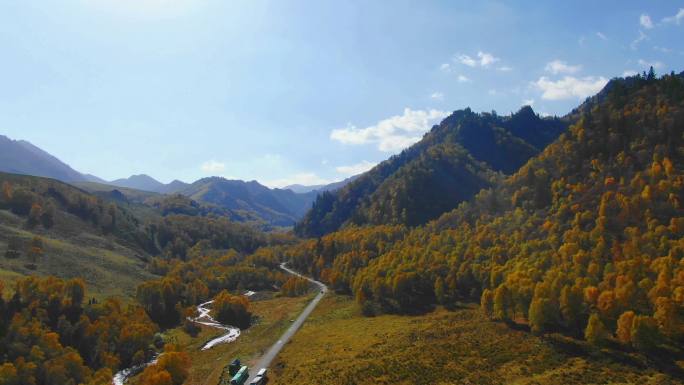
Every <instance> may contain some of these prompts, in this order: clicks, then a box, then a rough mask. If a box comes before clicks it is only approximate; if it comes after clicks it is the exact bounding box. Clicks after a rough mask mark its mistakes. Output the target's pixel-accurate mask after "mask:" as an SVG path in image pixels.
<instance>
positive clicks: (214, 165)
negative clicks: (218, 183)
mask: <svg viewBox="0 0 684 385" xmlns="http://www.w3.org/2000/svg"><path fill="white" fill-rule="evenodd" d="M200 169H202V171H204V172H206V173H213V174H217V173H222V172H223V171H225V170H226V164H225V163H221V162H217V161H215V160H209V161H206V162H204V163H202V165H201V166H200Z"/></svg>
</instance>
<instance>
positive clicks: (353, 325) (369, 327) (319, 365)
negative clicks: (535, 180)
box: [269, 294, 684, 385]
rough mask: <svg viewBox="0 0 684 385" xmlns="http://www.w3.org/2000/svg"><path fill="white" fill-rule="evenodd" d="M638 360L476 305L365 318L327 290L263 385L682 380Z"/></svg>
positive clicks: (350, 302) (679, 382)
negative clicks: (490, 316) (516, 325)
mask: <svg viewBox="0 0 684 385" xmlns="http://www.w3.org/2000/svg"><path fill="white" fill-rule="evenodd" d="M616 357H620V360H618V359H617V358H616ZM643 360H644V358H643V357H641V358H640V357H639V356H632V355H629V354H627V353H621V352H615V351H608V350H604V351H600V350H596V349H592V348H591V347H589V346H588V345H587V344H585V343H583V342H581V341H575V340H571V339H567V338H565V337H562V336H555V335H554V336H550V337H546V338H543V339H542V338H539V337H536V336H533V335H531V334H530V333H529V332H527V331H522V330H513V329H511V328H510V327H508V326H506V325H505V324H503V323H496V322H491V321H488V320H486V319H485V318H484V317H483V316H482V315H481V313H480V311H479V309H478V308H476V307H468V308H462V309H457V310H453V311H449V310H445V309H438V310H436V311H434V312H432V313H430V314H427V315H422V316H396V315H382V316H378V317H373V318H366V317H363V316H361V315H360V312H359V310H358V307H357V306H356V304H355V303H354V301H353V300H351V299H349V298H347V297H342V296H336V295H333V294H330V295H329V296H326V298H324V299H323V301H321V303H320V305H319V306H318V308H317V309H316V310H315V311H314V312H313V314H312V315H311V317H310V318H309V319H308V320H307V322H306V323H305V324H304V326H303V327H302V329H301V330H300V331H299V332H298V333H297V334H296V335H295V336H294V338H293V339H292V341H291V342H290V343H289V344H288V345H287V346H286V347H285V348H284V349H283V351H282V352H281V354H280V355H279V356H278V358H277V359H276V361H275V362H274V364H273V365H272V367H271V376H270V378H271V380H270V381H269V385H284V384H295V383H296V384H301V385H307V384H318V385H321V384H331V385H332V384H335V385H351V384H354V385H357V384H358V385H360V384H407V385H408V384H412V385H413V384H442V385H446V384H681V383H684V381H683V380H682V379H681V378H675V377H672V376H671V375H670V374H666V373H660V372H658V371H656V370H655V369H652V366H651V365H649V364H648V363H646V362H644V361H643ZM624 362H630V363H629V364H627V363H624Z"/></svg>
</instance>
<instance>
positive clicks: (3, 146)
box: [0, 135, 98, 182]
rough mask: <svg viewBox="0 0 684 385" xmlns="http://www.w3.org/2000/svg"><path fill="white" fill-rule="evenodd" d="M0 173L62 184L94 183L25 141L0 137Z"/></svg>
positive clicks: (91, 177) (87, 176) (88, 176)
mask: <svg viewBox="0 0 684 385" xmlns="http://www.w3.org/2000/svg"><path fill="white" fill-rule="evenodd" d="M0 171H3V172H9V173H12V174H23V175H34V176H42V177H48V178H54V179H59V180H61V181H64V182H85V181H96V179H98V178H97V177H94V176H92V175H84V174H81V173H80V172H78V171H76V170H74V169H73V168H71V167H69V165H67V164H65V163H64V162H62V161H60V160H59V159H57V158H55V157H54V156H52V155H50V154H48V153H47V152H45V151H43V150H41V149H40V148H38V147H36V146H34V145H33V144H31V143H29V142H27V141H25V140H12V139H10V138H8V137H6V136H3V135H0Z"/></svg>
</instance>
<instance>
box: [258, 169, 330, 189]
mask: <svg viewBox="0 0 684 385" xmlns="http://www.w3.org/2000/svg"><path fill="white" fill-rule="evenodd" d="M328 183H332V182H331V181H330V180H328V179H325V178H321V177H319V176H318V175H316V174H315V173H313V172H302V173H298V174H294V175H290V176H289V177H286V178H280V179H274V180H269V181H264V182H263V184H264V185H266V186H268V187H271V188H273V187H278V188H281V187H285V186H289V185H293V184H301V185H304V186H314V185H319V184H328Z"/></svg>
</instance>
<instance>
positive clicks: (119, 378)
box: [112, 291, 255, 385]
mask: <svg viewBox="0 0 684 385" xmlns="http://www.w3.org/2000/svg"><path fill="white" fill-rule="evenodd" d="M254 294H255V293H254V292H253V291H248V292H246V293H245V294H243V295H245V296H247V297H251V296H252V295H254ZM212 303H214V301H213V300H212V301H207V302H204V303H201V304H199V305H198V306H197V314H198V316H197V317H194V318H188V319H189V320H190V321H192V322H194V323H196V324H199V325H204V326H209V327H212V328H215V329H221V330H225V331H226V333H225V334H223V335H222V336H220V337H216V338H214V339H212V340H210V341H208V342H207V343H205V344H204V345H202V348H201V350H209V349H211V348H213V347H214V346H216V345H220V344H227V343H229V342H233V341H235V340H236V339H237V338H238V337H239V336H240V329H239V328H236V327H233V326H228V325H223V324H222V323H220V322H218V321H216V320H215V319H214V318H213V317H212V316H211V314H210V313H211V308H209V307H208V306H209V305H211V304H212ZM158 358H159V356H155V357H154V358H153V359H152V360H151V361H150V362H147V363H144V364H140V365H136V366H131V367H130V368H126V369H122V370H120V371H118V372H116V374H115V375H114V377H113V378H112V385H124V384H125V383H126V382H127V381H128V379H129V378H131V377H132V376H135V375H136V374H138V373H140V372H142V371H143V370H144V369H145V368H146V367H148V366H150V365H154V364H155V363H157V359H158Z"/></svg>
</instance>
